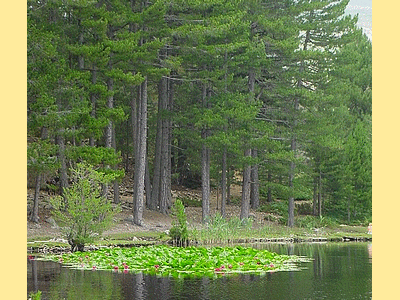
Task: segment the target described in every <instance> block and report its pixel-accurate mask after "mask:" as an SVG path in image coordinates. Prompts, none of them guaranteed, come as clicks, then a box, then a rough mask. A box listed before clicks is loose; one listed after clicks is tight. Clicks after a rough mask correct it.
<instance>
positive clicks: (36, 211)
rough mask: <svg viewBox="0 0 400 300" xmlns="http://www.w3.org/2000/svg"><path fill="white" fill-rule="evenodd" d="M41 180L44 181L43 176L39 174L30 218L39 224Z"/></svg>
mask: <svg viewBox="0 0 400 300" xmlns="http://www.w3.org/2000/svg"><path fill="white" fill-rule="evenodd" d="M41 180H42V175H41V174H40V173H38V174H37V175H36V183H35V195H34V197H33V208H32V212H31V217H30V220H31V221H32V222H35V223H38V222H39V193H40V182H41Z"/></svg>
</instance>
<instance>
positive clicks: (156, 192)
mask: <svg viewBox="0 0 400 300" xmlns="http://www.w3.org/2000/svg"><path fill="white" fill-rule="evenodd" d="M165 92H166V87H165V86H164V81H163V80H162V79H161V80H160V82H159V84H158V117H157V132H156V146H155V154H154V173H153V189H152V192H151V201H150V203H149V209H151V210H156V209H157V208H158V207H159V206H160V182H161V143H162V135H163V133H162V119H161V111H162V104H161V102H162V99H163V97H164V93H165Z"/></svg>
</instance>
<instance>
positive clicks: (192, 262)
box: [44, 245, 307, 277]
mask: <svg viewBox="0 0 400 300" xmlns="http://www.w3.org/2000/svg"><path fill="white" fill-rule="evenodd" d="M44 259H47V260H53V261H58V262H62V263H63V264H64V265H66V266H68V267H71V268H77V269H87V270H93V271H96V270H110V271H113V272H124V273H126V272H135V273H137V272H143V273H147V274H154V275H158V276H174V277H175V276H176V277H185V276H190V277H191V276H196V277H201V276H211V277H215V276H226V275H236V274H240V273H250V274H260V275H262V274H265V273H266V272H271V271H283V270H299V268H298V266H297V265H298V264H297V263H298V262H300V261H305V260H307V259H305V258H304V257H298V256H288V255H279V254H276V253H273V252H269V251H267V250H257V249H254V248H250V247H241V246H236V247H211V248H203V247H187V248H183V247H171V246H166V245H158V246H149V247H133V248H118V247H115V248H106V249H100V250H96V251H92V252H75V253H67V254H62V255H49V256H47V257H45V258H44Z"/></svg>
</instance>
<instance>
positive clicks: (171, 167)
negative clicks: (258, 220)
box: [27, 0, 372, 226]
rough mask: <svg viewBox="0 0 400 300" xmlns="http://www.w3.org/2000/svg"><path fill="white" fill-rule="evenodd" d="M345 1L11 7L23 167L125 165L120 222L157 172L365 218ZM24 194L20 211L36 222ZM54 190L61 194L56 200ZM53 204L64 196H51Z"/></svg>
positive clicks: (360, 50) (361, 94) (364, 123)
mask: <svg viewBox="0 0 400 300" xmlns="http://www.w3.org/2000/svg"><path fill="white" fill-rule="evenodd" d="M348 2H349V1H348V0H233V1H222V0H207V1H199V0H190V1H181V0H170V1H160V0H154V1H135V0H130V1H128V0H109V1H103V0H99V1H96V0H36V1H31V0H29V1H28V4H27V18H28V19H27V20H28V23H27V24H28V32H27V38H28V40H27V46H28V47H27V62H28V65H27V70H28V83H27V85H28V103H27V107H28V172H29V175H30V177H32V178H35V183H34V186H35V189H36V192H37V194H38V192H39V190H40V188H41V182H42V181H43V178H44V177H49V176H50V177H54V178H56V179H57V185H58V186H59V189H58V192H59V193H60V194H61V195H63V191H64V190H65V189H66V188H67V187H68V185H69V176H70V174H69V171H68V170H69V168H71V167H75V166H76V164H77V163H79V162H85V163H88V164H90V165H92V166H93V167H95V168H96V169H97V170H100V171H101V172H104V173H110V174H111V173H112V174H114V175H115V176H114V177H115V178H117V179H116V180H115V181H114V182H113V183H112V184H107V185H104V187H103V194H104V195H107V194H108V193H109V191H110V190H113V195H114V199H113V200H112V201H114V202H115V203H118V202H119V201H120V200H119V193H118V188H119V183H120V179H121V178H122V177H123V176H125V174H128V173H130V172H132V173H134V186H133V187H132V188H133V191H134V196H133V202H134V222H135V223H136V224H139V225H140V224H141V223H142V218H143V209H144V207H147V208H149V209H153V210H159V211H160V212H162V213H168V212H169V209H170V207H171V203H172V199H171V189H172V186H173V185H184V186H187V187H198V188H201V191H202V212H203V221H204V222H207V220H208V218H209V216H210V193H211V190H212V189H215V188H219V189H221V195H222V203H221V214H222V215H223V216H224V214H225V205H226V204H229V203H230V201H231V200H232V199H230V196H229V188H230V185H232V184H234V183H239V184H241V186H242V198H241V199H240V205H241V213H240V218H241V219H246V218H248V217H249V211H250V208H252V209H261V208H262V207H263V206H264V205H266V204H271V203H274V202H276V201H279V203H285V204H287V225H288V226H294V225H295V221H294V220H295V218H294V217H295V202H296V201H297V200H312V210H311V211H310V212H309V213H310V214H313V215H316V216H318V215H319V216H332V217H335V218H338V219H340V220H342V221H348V222H351V221H354V220H362V221H365V220H370V219H371V216H372V193H371V190H372V184H371V181H372V170H371V169H372V167H371V166H372V162H371V160H372V158H371V152H372V130H371V128H372V123H371V121H372V111H371V109H372V44H371V41H370V40H369V39H368V38H367V37H366V36H365V35H364V34H363V33H362V30H361V29H359V28H357V26H356V22H357V17H351V16H349V15H346V14H345V12H344V11H345V9H346V6H347V5H348ZM37 201H38V195H36V196H35V205H34V207H33V211H32V213H31V220H32V221H36V222H37V220H38V216H37ZM65 201H66V200H65ZM65 205H68V203H65Z"/></svg>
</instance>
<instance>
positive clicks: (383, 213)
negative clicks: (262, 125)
mask: <svg viewBox="0 0 400 300" xmlns="http://www.w3.org/2000/svg"><path fill="white" fill-rule="evenodd" d="M399 8H400V3H399V2H398V1H394V0H392V1H378V0H374V1H373V13H372V24H373V25H372V26H373V31H374V33H373V55H372V59H373V85H374V88H373V106H372V111H373V115H372V117H373V130H372V137H373V148H372V153H373V159H372V168H373V178H372V179H373V191H372V199H373V206H372V207H373V221H374V222H373V223H374V240H373V244H374V255H373V257H374V258H373V266H372V294H373V298H374V300H375V299H395V298H396V297H398V294H399V292H398V290H397V288H398V284H399V283H398V277H399V275H398V269H399V260H398V259H397V258H396V256H397V244H398V233H397V232H398V228H396V227H398V221H399V206H400V201H399V193H398V192H397V193H396V191H395V190H396V189H397V188H398V187H399V175H398V173H399V167H400V166H399V160H398V156H399V150H398V149H399V148H398V143H399V142H398V137H399V134H398V129H399V128H400V125H399V119H400V118H399V111H400V110H399V108H400V107H399V103H400V102H399V95H400V93H399V86H400V83H399V75H398V70H399V68H400V64H399V59H398V56H399V45H398V44H399V42H398V38H397V37H398V29H399V26H398V24H397V23H398V20H399V15H398V12H399ZM392 231H394V232H392ZM396 233H397V234H396ZM394 295H397V296H396V297H395V296H394Z"/></svg>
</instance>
